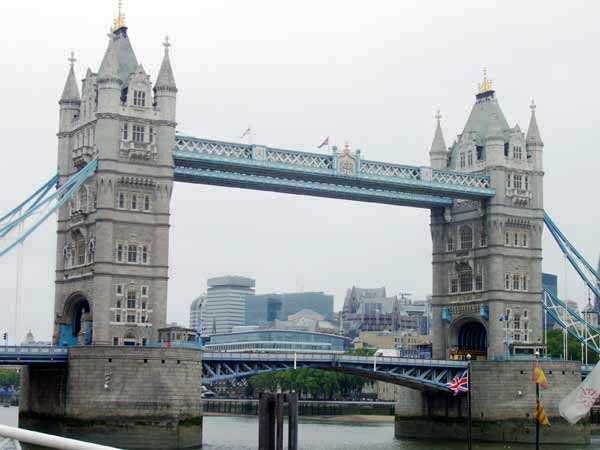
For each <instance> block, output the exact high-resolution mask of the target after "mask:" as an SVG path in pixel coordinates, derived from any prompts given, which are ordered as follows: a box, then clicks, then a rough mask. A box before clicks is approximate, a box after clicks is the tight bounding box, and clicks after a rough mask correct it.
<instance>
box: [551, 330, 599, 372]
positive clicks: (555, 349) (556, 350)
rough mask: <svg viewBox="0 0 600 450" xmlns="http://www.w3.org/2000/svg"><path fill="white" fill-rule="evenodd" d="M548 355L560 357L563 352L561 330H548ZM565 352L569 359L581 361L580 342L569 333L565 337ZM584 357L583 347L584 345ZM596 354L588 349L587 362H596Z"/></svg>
mask: <svg viewBox="0 0 600 450" xmlns="http://www.w3.org/2000/svg"><path fill="white" fill-rule="evenodd" d="M547 345H548V356H553V357H555V358H561V357H562V356H563V354H564V344H563V330H548V342H547ZM567 354H568V358H569V359H570V360H577V361H581V343H580V342H579V341H578V340H577V339H576V338H575V337H573V336H571V335H570V334H569V335H568V339H567ZM584 359H585V347H584ZM597 362H598V355H597V354H596V353H595V352H593V351H592V350H588V363H589V364H596V363H597Z"/></svg>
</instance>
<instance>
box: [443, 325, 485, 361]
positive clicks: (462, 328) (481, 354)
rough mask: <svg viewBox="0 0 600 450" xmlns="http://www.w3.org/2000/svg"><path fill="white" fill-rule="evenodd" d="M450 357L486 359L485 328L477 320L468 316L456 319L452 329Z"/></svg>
mask: <svg viewBox="0 0 600 450" xmlns="http://www.w3.org/2000/svg"><path fill="white" fill-rule="evenodd" d="M451 339H452V346H451V350H450V358H452V359H463V360H464V359H466V357H467V355H471V357H472V359H486V358H487V350H488V338H487V329H486V327H485V325H484V324H483V323H481V322H480V321H479V320H476V319H472V318H468V319H464V320H461V321H457V322H456V323H455V324H454V326H453V331H452V336H451Z"/></svg>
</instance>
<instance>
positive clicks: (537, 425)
mask: <svg viewBox="0 0 600 450" xmlns="http://www.w3.org/2000/svg"><path fill="white" fill-rule="evenodd" d="M535 359H536V361H537V364H539V361H540V352H539V351H536V352H535ZM539 402H540V385H539V383H537V382H536V383H535V410H536V411H537V408H538V404H539ZM535 450H540V420H539V418H537V417H536V418H535Z"/></svg>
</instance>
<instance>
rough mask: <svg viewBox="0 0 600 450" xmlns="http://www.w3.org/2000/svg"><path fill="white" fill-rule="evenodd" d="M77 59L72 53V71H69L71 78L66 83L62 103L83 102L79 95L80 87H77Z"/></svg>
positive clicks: (70, 59)
mask: <svg viewBox="0 0 600 450" xmlns="http://www.w3.org/2000/svg"><path fill="white" fill-rule="evenodd" d="M75 61H77V60H76V59H75V56H74V54H73V53H72V52H71V57H70V58H69V62H70V63H71V69H70V70H69V76H68V77H67V82H66V83H65V88H64V89H63V93H62V95H61V96H60V103H61V104H62V103H65V102H81V96H80V95H79V87H78V86H77V78H76V77H75Z"/></svg>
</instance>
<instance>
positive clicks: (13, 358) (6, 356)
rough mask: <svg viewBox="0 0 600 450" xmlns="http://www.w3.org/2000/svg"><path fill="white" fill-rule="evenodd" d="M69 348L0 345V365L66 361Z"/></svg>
mask: <svg viewBox="0 0 600 450" xmlns="http://www.w3.org/2000/svg"><path fill="white" fill-rule="evenodd" d="M68 360H69V349H67V348H61V347H51V346H48V345H44V346H26V345H24V346H6V345H3V346H1V347H0V365H9V366H19V365H30V364H56V363H66V362H67V361H68Z"/></svg>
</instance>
